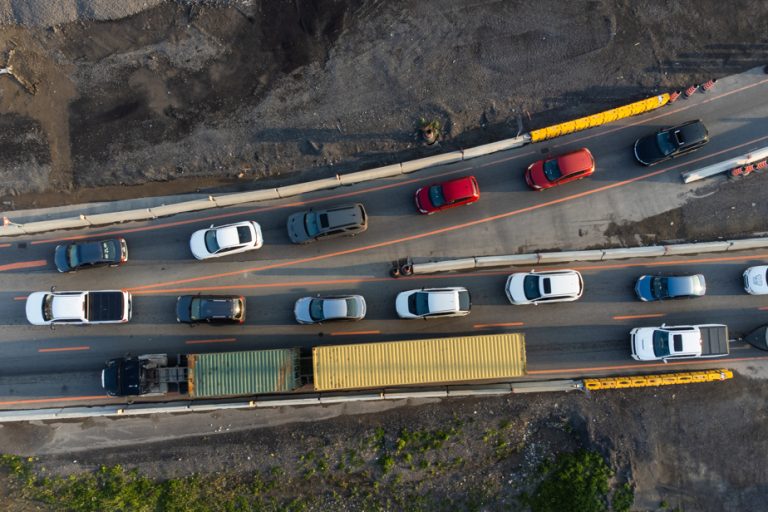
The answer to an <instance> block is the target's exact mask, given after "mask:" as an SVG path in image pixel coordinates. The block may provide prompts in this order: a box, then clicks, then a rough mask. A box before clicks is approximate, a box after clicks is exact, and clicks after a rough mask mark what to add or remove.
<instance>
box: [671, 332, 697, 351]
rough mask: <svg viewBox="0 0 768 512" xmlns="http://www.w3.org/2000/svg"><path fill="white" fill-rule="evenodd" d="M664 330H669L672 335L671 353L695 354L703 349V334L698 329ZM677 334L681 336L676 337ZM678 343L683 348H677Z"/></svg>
mask: <svg viewBox="0 0 768 512" xmlns="http://www.w3.org/2000/svg"><path fill="white" fill-rule="evenodd" d="M663 330H665V331H667V332H668V333H669V336H670V340H669V341H670V343H669V349H670V355H675V354H695V353H698V352H700V351H701V336H700V334H699V333H698V332H697V331H696V330H694V329H691V330H679V331H678V330H669V329H663ZM675 336H679V338H675ZM677 342H679V343H677ZM678 345H679V346H680V348H681V350H677V346H678Z"/></svg>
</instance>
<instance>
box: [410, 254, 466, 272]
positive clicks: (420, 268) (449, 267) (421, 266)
mask: <svg viewBox="0 0 768 512" xmlns="http://www.w3.org/2000/svg"><path fill="white" fill-rule="evenodd" d="M473 268H475V258H461V259H458V260H445V261H431V262H429V263H414V264H413V273H414V274H432V273H434V272H450V271H455V270H469V269H473Z"/></svg>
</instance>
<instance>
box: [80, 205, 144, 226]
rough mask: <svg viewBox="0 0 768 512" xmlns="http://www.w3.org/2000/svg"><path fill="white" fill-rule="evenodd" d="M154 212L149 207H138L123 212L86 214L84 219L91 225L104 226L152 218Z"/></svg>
mask: <svg viewBox="0 0 768 512" xmlns="http://www.w3.org/2000/svg"><path fill="white" fill-rule="evenodd" d="M154 218H155V213H154V212H153V211H152V210H150V209H149V208H140V209H137V210H127V211H123V212H110V213H97V214H95V215H88V216H87V217H86V220H87V221H88V223H89V224H90V225H92V226H106V225H109V224H121V223H123V222H133V221H139V220H148V219H154Z"/></svg>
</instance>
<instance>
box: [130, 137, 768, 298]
mask: <svg viewBox="0 0 768 512" xmlns="http://www.w3.org/2000/svg"><path fill="white" fill-rule="evenodd" d="M764 139H768V135H766V136H765V137H759V138H757V139H754V140H751V141H748V142H745V143H743V144H739V145H738V146H732V147H729V148H727V149H723V150H721V151H718V152H716V153H713V154H711V155H707V156H704V157H701V158H698V159H694V160H689V161H687V162H685V163H679V164H677V165H673V166H671V167H668V168H666V169H659V170H657V171H652V172H649V173H646V174H642V175H640V176H636V177H634V178H630V179H628V180H624V181H619V182H616V183H611V184H609V185H604V186H602V187H597V188H595V189H592V190H586V191H584V192H579V193H577V194H573V195H570V196H565V197H561V198H559V199H553V200H551V201H547V202H544V203H539V204H535V205H532V206H527V207H525V208H520V209H518V210H512V211H510V212H506V213H500V214H497V215H492V216H490V217H486V218H483V219H478V220H473V221H469V222H464V223H461V224H455V225H453V226H448V227H445V228H440V229H435V230H433V231H427V232H424V233H419V234H416V235H410V236H406V237H403V238H396V239H393V240H387V241H384V242H379V243H375V244H371V245H364V246H362V247H356V248H353V249H346V250H343V251H337V252H332V253H327V254H320V255H317V256H311V257H308V258H299V259H297V260H290V261H283V262H280V263H272V264H269V265H263V266H260V267H251V268H245V269H241V270H235V271H230V272H222V273H219V274H210V275H207V276H200V277H190V278H187V279H179V280H176V281H166V282H159V283H154V284H145V285H142V286H135V287H133V288H128V290H130V291H135V290H144V289H149V288H159V287H161V286H170V285H175V284H184V283H194V282H198V281H206V280H209V279H217V278H221V277H229V276H235V275H242V274H244V273H246V272H260V271H264V270H271V269H275V268H285V267H292V266H295V265H298V264H301V263H311V262H315V261H320V260H326V259H329V258H336V257H339V256H345V255H347V254H355V253H359V252H364V251H368V250H371V249H378V248H381V247H388V246H391V245H396V244H400V243H404V242H409V241H412V240H419V239H422V238H426V237H430V236H435V235H440V234H443V233H449V232H451V231H456V230H459V229H464V228H468V227H472V226H477V225H480V224H486V223H488V222H492V221H495V220H499V219H506V218H508V217H512V216H513V215H519V214H521V213H526V212H531V211H535V210H539V209H541V208H545V207H547V206H551V205H554V204H560V203H564V202H567V201H573V200H575V199H579V198H582V197H588V196H591V195H593V194H596V193H598V192H603V191H605V190H610V189H613V188H617V187H622V186H625V185H628V184H630V183H634V182H636V181H640V180H644V179H646V178H650V177H653V176H658V175H659V174H663V173H666V172H669V171H671V170H672V169H676V168H678V167H681V166H683V165H688V164H691V163H693V162H696V161H700V160H705V159H708V158H711V157H714V156H717V155H719V154H721V153H725V152H727V151H732V150H734V149H737V148H739V147H742V146H748V145H751V144H754V143H755V142H758V141H762V140H764Z"/></svg>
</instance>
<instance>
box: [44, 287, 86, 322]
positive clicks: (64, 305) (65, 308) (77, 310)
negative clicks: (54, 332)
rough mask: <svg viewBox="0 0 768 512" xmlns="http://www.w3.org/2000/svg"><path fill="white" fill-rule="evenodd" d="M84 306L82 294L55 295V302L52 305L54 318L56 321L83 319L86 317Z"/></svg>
mask: <svg viewBox="0 0 768 512" xmlns="http://www.w3.org/2000/svg"><path fill="white" fill-rule="evenodd" d="M83 304H84V301H83V294H82V293H80V294H77V295H56V294H53V302H52V303H51V312H52V313H53V318H54V319H56V320H59V319H63V318H83V317H84V316H85V311H84V310H83Z"/></svg>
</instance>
